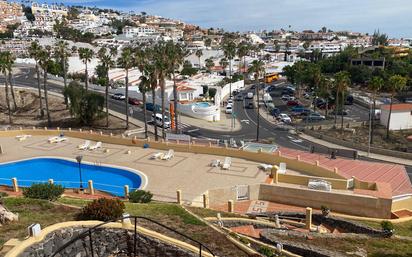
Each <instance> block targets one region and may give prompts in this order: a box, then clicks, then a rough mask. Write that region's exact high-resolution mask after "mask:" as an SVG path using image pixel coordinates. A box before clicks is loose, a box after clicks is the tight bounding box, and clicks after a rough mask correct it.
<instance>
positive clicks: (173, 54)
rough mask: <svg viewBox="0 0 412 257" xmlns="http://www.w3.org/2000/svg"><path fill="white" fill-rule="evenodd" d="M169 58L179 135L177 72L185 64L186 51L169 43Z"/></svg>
mask: <svg viewBox="0 0 412 257" xmlns="http://www.w3.org/2000/svg"><path fill="white" fill-rule="evenodd" d="M166 50H167V58H168V59H169V62H170V65H169V68H170V71H169V74H170V75H171V77H172V79H173V107H174V108H173V109H174V119H175V122H174V123H175V133H176V134H177V133H178V131H179V124H178V121H179V118H178V111H177V98H178V97H177V85H176V71H177V70H178V69H179V67H180V66H181V65H182V64H183V62H184V57H185V55H186V51H185V50H184V49H183V48H182V47H181V46H180V45H179V44H174V43H173V42H172V41H169V42H168V43H167V48H166Z"/></svg>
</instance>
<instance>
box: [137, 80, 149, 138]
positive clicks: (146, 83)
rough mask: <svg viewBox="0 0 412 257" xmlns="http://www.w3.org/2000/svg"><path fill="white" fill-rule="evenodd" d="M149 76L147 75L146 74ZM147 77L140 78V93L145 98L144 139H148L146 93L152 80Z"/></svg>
mask: <svg viewBox="0 0 412 257" xmlns="http://www.w3.org/2000/svg"><path fill="white" fill-rule="evenodd" d="M146 75H147V74H146ZM146 75H142V76H140V83H139V92H140V93H141V94H142V98H143V121H144V137H145V138H147V137H148V135H147V110H146V92H148V91H149V90H150V78H149V77H147V76H146Z"/></svg>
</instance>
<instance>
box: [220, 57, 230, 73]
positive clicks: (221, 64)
mask: <svg viewBox="0 0 412 257" xmlns="http://www.w3.org/2000/svg"><path fill="white" fill-rule="evenodd" d="M219 65H220V66H222V68H223V70H224V71H226V68H227V66H228V65H229V62H228V61H227V59H226V58H222V59H220V61H219ZM225 74H226V72H225Z"/></svg>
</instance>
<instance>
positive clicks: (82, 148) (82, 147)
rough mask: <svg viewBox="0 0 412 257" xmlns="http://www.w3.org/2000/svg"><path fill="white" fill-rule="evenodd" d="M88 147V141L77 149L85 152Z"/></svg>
mask: <svg viewBox="0 0 412 257" xmlns="http://www.w3.org/2000/svg"><path fill="white" fill-rule="evenodd" d="M89 147H90V140H86V141H84V144H82V145H79V146H78V148H79V150H87V149H89Z"/></svg>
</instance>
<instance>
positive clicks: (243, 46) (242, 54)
mask: <svg viewBox="0 0 412 257" xmlns="http://www.w3.org/2000/svg"><path fill="white" fill-rule="evenodd" d="M250 48H251V46H250V44H249V43H247V42H246V41H243V42H241V43H240V44H239V45H238V48H237V56H238V57H239V64H238V66H239V72H240V62H241V61H242V59H243V68H244V69H245V70H246V56H247V55H248V54H249V51H250Z"/></svg>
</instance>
